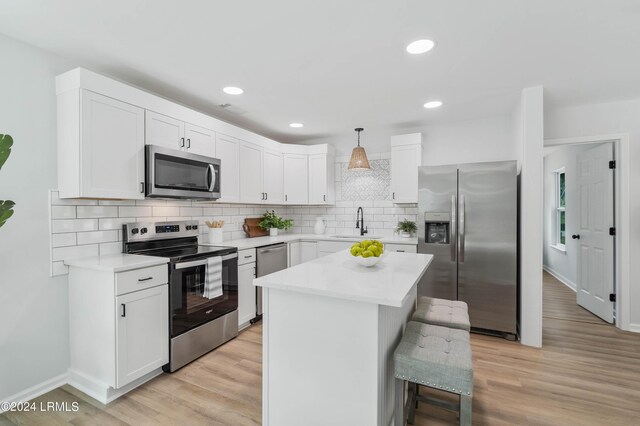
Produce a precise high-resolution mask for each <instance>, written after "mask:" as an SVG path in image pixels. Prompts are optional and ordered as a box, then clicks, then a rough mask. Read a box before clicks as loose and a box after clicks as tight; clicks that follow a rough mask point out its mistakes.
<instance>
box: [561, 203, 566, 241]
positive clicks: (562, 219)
mask: <svg viewBox="0 0 640 426" xmlns="http://www.w3.org/2000/svg"><path fill="white" fill-rule="evenodd" d="M564 218H565V212H563V211H561V212H560V217H559V220H560V227H559V228H560V235H559V237H560V238H559V239H560V241H559V243H560V244H566V232H565V223H564Z"/></svg>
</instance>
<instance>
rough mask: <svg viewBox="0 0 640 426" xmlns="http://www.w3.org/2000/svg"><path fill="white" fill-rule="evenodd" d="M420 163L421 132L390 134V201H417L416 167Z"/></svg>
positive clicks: (400, 202)
mask: <svg viewBox="0 0 640 426" xmlns="http://www.w3.org/2000/svg"><path fill="white" fill-rule="evenodd" d="M421 165H422V133H411V134H408V135H398V136H391V201H393V202H394V203H399V204H402V203H417V202H418V167H420V166H421Z"/></svg>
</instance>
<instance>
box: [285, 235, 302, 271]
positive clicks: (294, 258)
mask: <svg viewBox="0 0 640 426" xmlns="http://www.w3.org/2000/svg"><path fill="white" fill-rule="evenodd" d="M287 252H288V253H289V268H291V267H292V266H296V265H299V264H300V241H294V242H291V243H289V247H287Z"/></svg>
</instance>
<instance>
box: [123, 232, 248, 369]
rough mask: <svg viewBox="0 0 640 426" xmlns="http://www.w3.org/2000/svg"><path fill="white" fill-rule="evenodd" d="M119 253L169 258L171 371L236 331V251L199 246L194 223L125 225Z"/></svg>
mask: <svg viewBox="0 0 640 426" xmlns="http://www.w3.org/2000/svg"><path fill="white" fill-rule="evenodd" d="M122 231H123V252H125V253H130V254H141V255H147V256H159V257H166V258H169V259H170V262H169V306H168V307H167V308H168V309H169V334H170V339H169V364H167V365H165V366H164V367H163V368H164V370H165V371H169V372H172V371H175V370H177V369H179V368H180V367H183V366H184V365H186V364H188V363H189V362H191V361H193V360H194V359H196V358H198V357H200V356H202V355H204V354H205V353H207V352H209V351H211V350H212V349H214V348H216V347H218V346H220V345H221V344H223V343H225V342H227V341H229V340H231V339H233V338H234V337H236V336H237V335H238V249H237V248H235V247H208V246H199V245H198V233H199V231H198V222H197V221H180V222H156V223H142V222H138V223H127V224H125V225H123V226H122Z"/></svg>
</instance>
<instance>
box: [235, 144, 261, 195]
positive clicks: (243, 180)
mask: <svg viewBox="0 0 640 426" xmlns="http://www.w3.org/2000/svg"><path fill="white" fill-rule="evenodd" d="M263 155H264V149H263V148H262V147H261V146H258V145H255V144H252V143H249V142H245V141H240V200H241V201H242V202H244V203H252V204H258V203H262V202H263V201H264V200H265V194H264V190H263V188H262V171H263V158H262V156H263Z"/></svg>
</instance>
